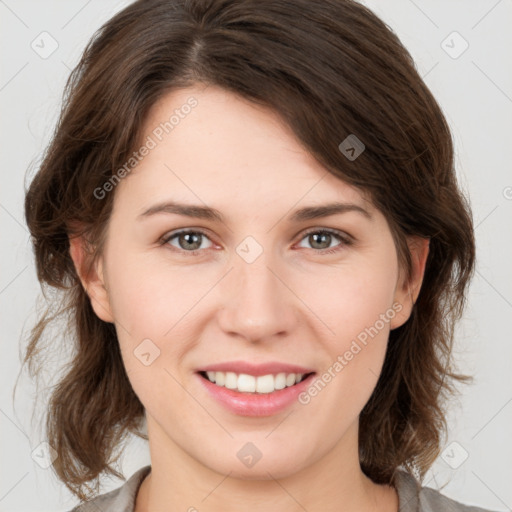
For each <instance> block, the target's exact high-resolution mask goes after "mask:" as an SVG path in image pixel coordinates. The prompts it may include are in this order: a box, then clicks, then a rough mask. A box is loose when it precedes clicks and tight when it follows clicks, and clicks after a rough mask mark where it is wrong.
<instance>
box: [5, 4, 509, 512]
mask: <svg viewBox="0 0 512 512" xmlns="http://www.w3.org/2000/svg"><path fill="white" fill-rule="evenodd" d="M127 3H128V2H126V1H125V2H119V1H108V2H107V1H100V0H89V1H87V0H67V1H64V0H61V1H57V0H53V1H49V0H45V1H42V0H33V1H28V0H24V1H15V0H0V38H1V40H0V52H1V72H0V105H1V117H0V119H1V122H0V130H1V141H2V145H1V147H2V150H1V161H0V168H1V171H0V172H1V173H2V174H1V187H0V223H1V233H2V237H1V243H2V251H1V253H0V258H1V259H0V315H1V322H2V323H1V331H0V332H1V336H2V345H1V347H2V352H1V356H2V357H1V359H0V367H1V375H2V386H1V387H0V425H1V426H0V428H1V430H0V432H1V436H0V448H1V453H0V458H1V461H2V464H1V467H0V511H1V512H7V511H9V512H10V511H25V512H26V511H50V510H52V511H65V510H69V509H70V508H72V506H73V505H74V504H75V503H76V500H75V499H74V498H73V497H72V496H71V495H70V493H69V492H67V490H66V489H65V488H64V486H63V485H62V484H60V483H59V482H58V481H57V480H56V478H55V477H54V476H53V474H52V472H51V469H43V468H42V467H40V465H39V464H38V463H37V462H36V461H35V460H37V454H39V453H42V452H41V447H40V443H41V442H43V441H44V438H43V436H42V434H41V418H42V416H41V414H42V412H43V411H44V407H45V404H44V403H42V404H41V405H40V406H39V408H38V410H37V411H36V414H35V417H34V423H31V420H30V412H31V404H32V398H33V397H34V396H35V392H36V390H35V388H34V386H33V385H32V384H31V383H30V381H29V380H28V378H27V377H26V375H25V377H23V378H22V379H21V380H20V384H19V388H18V392H17V395H16V402H15V405H16V410H14V408H13V401H12V389H13V385H14V382H15V380H16V377H17V375H18V371H19V369H20V359H19V353H20V348H19V347H20V345H19V343H20V339H22V337H24V336H25V335H26V333H27V332H28V329H29V328H30V327H31V326H32V325H33V322H34V320H35V308H36V301H37V297H38V296H39V294H40V292H39V285H38V282H37V279H36V276H35V270H34V263H33V257H32V251H31V246H30V243H29V237H28V232H27V229H26V226H25V223H24V217H23V198H24V182H25V180H27V181H28V178H30V177H31V176H32V175H33V172H34V171H35V170H36V169H37V164H38V162H39V161H40V159H41V155H42V151H43V149H44V148H45V146H46V144H47V142H48V140H49V137H50V135H51V133H52V131H53V128H54V125H55V122H56V120H57V115H58V112H59V106H60V101H61V93H62V89H63V86H64V83H65V80H66V78H67V76H68V74H69V72H70V70H71V69H72V68H73V67H74V66H75V64H76V63H77V61H78V58H79V55H80V53H81V51H82V49H83V48H84V47H85V44H86V43H87V41H88V40H89V39H90V37H91V36H92V34H93V33H94V31H95V30H96V29H97V28H98V27H99V26H100V25H101V24H102V23H103V22H104V21H106V20H107V19H108V18H109V17H110V16H111V15H112V14H113V13H114V12H116V11H117V10H119V9H120V8H121V7H122V6H124V5H127ZM366 4H367V5H368V6H369V7H371V8H372V9H374V10H375V11H376V13H377V14H378V15H379V16H381V17H382V18H383V19H384V20H385V21H386V22H387V23H388V24H389V25H390V26H391V27H392V28H393V29H394V30H395V32H396V33H397V34H398V36H399V37H400V38H401V39H402V41H403V42H404V44H405V46H406V47H407V48H408V49H409V51H410V52H411V54H412V56H413V57H414V59H415V61H416V63H417V66H418V69H419V70H420V72H421V74H422V76H424V77H425V80H426V83H427V85H428V86H429V87H430V88H431V90H432V91H433V93H434V95H435V96H436V98H437V99H438V101H439V102H440V104H441V106H442V108H443V110H444V112H445V114H446V116H447V119H448V121H449V123H450V125H451V127H452V130H453V135H454V140H455V144H456V151H457V167H458V172H459V176H460V178H461V182H462V184H463V187H464V188H465V189H466V190H467V191H468V193H469V195H470V197H471V200H472V205H473V210H474V216H475V224H476V235H477V244H478V266H477V273H476V276H475V279H474V281H473V284H472V287H471V293H470V297H469V304H468V308H467V311H466V315H465V318H464V321H463V322H462V323H461V325H460V327H459V329H458V338H457V345H456V353H457V360H458V361H460V369H461V371H463V372H467V373H470V374H472V375H474V376H475V385H473V386H462V387H460V389H461V391H462V396H461V397H460V399H457V400H455V401H454V402H453V404H452V406H451V408H450V411H449V422H450V435H449V439H448V442H447V443H446V448H447V449H446V452H445V453H444V455H443V456H442V457H440V458H439V459H438V460H437V461H436V463H435V465H434V466H433V467H432V469H431V470H430V471H429V475H428V477H427V480H426V484H427V485H429V486H431V487H433V488H435V489H439V488H442V492H443V493H444V494H446V495H447V496H449V497H452V498H454V499H456V500H459V501H462V502H464V503H468V504H474V505H479V506H482V507H486V508H490V509H493V510H499V511H505V510H511V507H512V486H511V485H510V483H511V482H512V469H511V465H512V441H511V436H510V434H511V432H512V429H511V427H512V403H511V402H512V377H511V371H510V370H511V361H512V342H511V336H510V321H511V319H512V265H511V262H512V236H511V235H512V172H511V164H510V161H511V158H510V157H511V151H510V146H511V142H512V127H511V119H512V71H511V70H512V67H511V65H510V63H511V62H512V31H511V30H510V27H511V26H512V1H511V0H500V1H497V0H472V1H468V0H448V1H446V0H434V1H427V0H414V1H413V0H385V1H382V0H381V1H377V0H371V1H367V2H366ZM44 31H46V32H48V33H49V34H50V35H51V38H53V39H55V41H56V42H57V44H58V48H57V49H56V50H55V51H54V52H53V53H52V54H51V55H49V56H47V58H42V57H41V56H40V55H39V54H38V53H36V51H34V50H33V49H32V47H31V44H32V45H33V46H34V47H36V48H39V50H38V51H39V52H43V51H49V50H50V49H51V39H50V38H49V36H46V35H40V34H41V33H42V32H44ZM453 31H456V32H458V33H459V34H460V36H461V37H459V36H458V35H450V34H452V32H453ZM448 36H449V37H448ZM44 38H46V39H44ZM461 38H463V39H461ZM464 40H465V41H467V43H468V44H469V47H468V49H467V50H466V51H465V52H464V53H462V54H461V55H460V56H458V53H460V51H461V50H462V49H463V48H464V44H465V43H464ZM443 41H445V42H444V43H443ZM36 45H37V46H36ZM43 45H44V47H43ZM450 54H451V55H450ZM44 56H45V57H46V55H44ZM454 57H457V58H454ZM29 166H31V167H30V173H29V174H28V177H26V172H27V169H28V168H29ZM23 339H24V338H23ZM53 368H54V367H53V366H52V365H51V362H49V364H48V373H49V374H51V373H52V372H53ZM453 443H456V444H453ZM38 450H39V451H38ZM466 456H467V459H466V460H463V459H464V457H466ZM148 463H149V456H148V453H147V448H146V446H145V444H144V442H141V441H136V442H131V443H130V444H129V446H128V448H127V450H126V454H125V457H124V458H123V459H122V465H121V470H122V471H123V472H124V474H125V476H127V477H128V476H130V475H131V474H132V473H133V472H134V471H135V470H136V469H138V468H139V467H141V466H142V465H145V464H148ZM455 466H457V468H456V469H454V467H455ZM121 483H122V482H121V481H119V480H109V481H106V482H105V486H104V487H103V489H102V490H103V491H107V490H110V489H112V488H115V487H117V486H119V485H120V484H121ZM443 486H444V487H443Z"/></svg>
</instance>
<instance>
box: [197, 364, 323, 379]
mask: <svg viewBox="0 0 512 512" xmlns="http://www.w3.org/2000/svg"><path fill="white" fill-rule="evenodd" d="M198 371H200V372H233V373H238V374H240V373H245V374H247V375H254V376H255V377H259V376H261V375H269V374H272V375H276V374H278V373H302V374H305V373H314V370H312V369H311V368H306V367H304V366H298V365H296V364H289V363H280V362H278V361H270V362H268V363H261V364H254V363H250V362H248V361H226V362H224V363H217V364H210V365H208V366H204V367H201V368H200V369H199V370H198Z"/></svg>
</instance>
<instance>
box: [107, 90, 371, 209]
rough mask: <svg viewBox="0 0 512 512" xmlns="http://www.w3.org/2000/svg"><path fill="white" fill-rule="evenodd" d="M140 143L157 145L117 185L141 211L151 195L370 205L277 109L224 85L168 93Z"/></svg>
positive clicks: (244, 203)
mask: <svg viewBox="0 0 512 512" xmlns="http://www.w3.org/2000/svg"><path fill="white" fill-rule="evenodd" d="M139 144H140V146H141V147H142V146H144V145H145V146H147V147H150V148H151V149H149V150H147V151H145V153H146V154H145V156H144V157H142V158H140V159H139V161H138V162H137V165H136V166H135V167H134V168H133V170H132V171H131V172H130V173H129V175H128V179H123V180H122V181H121V183H120V185H119V187H118V189H123V192H122V193H121V190H117V191H116V195H118V194H119V193H121V195H124V196H129V198H130V203H131V205H132V207H134V208H137V209H139V210H140V209H141V208H143V206H144V205H146V204H147V201H148V200H149V199H153V200H164V199H167V198H170V197H172V198H175V199H176V200H180V201H193V202H194V203H198V202H199V201H202V202H204V203H207V204H212V203H216V204H219V206H221V207H224V206H226V207H227V205H229V207H230V208H238V210H239V211H243V210H244V209H247V208H251V209H252V210H253V211H254V210H258V209H263V208H270V207H271V206H272V205H273V204H276V205H277V204H279V205H282V206H284V207H288V208H291V207H292V206H293V205H294V204H296V203H297V202H299V201H301V200H302V199H306V198H307V199H308V202H309V203H315V202H317V203H319V202H324V201H327V200H337V201H350V202H353V203H358V204H361V205H366V206H365V207H369V206H371V205H369V203H368V201H367V199H365V197H364V196H363V195H362V194H361V192H360V191H359V190H357V189H355V188H353V187H351V186H349V185H348V184H347V183H346V182H344V181H342V180H341V179H339V178H337V177H335V176H333V175H332V174H331V173H329V172H328V171H327V169H325V168H324V167H323V166H322V165H321V164H320V163H319V162H318V161H317V160H316V159H315V158H314V157H313V156H312V155H311V154H310V153H308V151H307V150H306V149H305V148H304V147H302V145H301V144H300V142H299V141H298V140H297V139H296V137H295V135H294V134H293V132H292V131H291V129H290V128H289V127H288V126H287V125H286V124H285V123H284V122H283V121H282V120H281V118H280V117H279V116H278V115H277V114H276V113H275V112H273V111H271V110H269V109H268V108H265V107H262V106H260V105H256V104H253V103H251V102H250V101H248V100H246V99H244V98H241V97H239V96H237V95H235V94H233V93H231V92H229V91H226V90H224V89H221V88H219V87H217V86H211V85H208V86H206V85H197V86H194V87H190V88H187V89H179V90H174V91H171V92H169V93H167V94H166V95H165V96H163V97H162V98H161V99H160V100H159V101H158V102H157V103H155V105H153V107H152V108H151V109H150V111H149V113H148V116H147V118H146V120H145V123H144V126H143V130H142V136H141V137H140V139H139ZM139 153H140V151H139ZM116 200H117V198H116Z"/></svg>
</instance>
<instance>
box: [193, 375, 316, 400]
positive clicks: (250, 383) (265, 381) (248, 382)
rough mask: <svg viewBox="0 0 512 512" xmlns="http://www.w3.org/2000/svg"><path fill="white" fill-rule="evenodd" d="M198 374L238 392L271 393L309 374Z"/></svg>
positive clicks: (295, 382) (291, 384) (297, 381)
mask: <svg viewBox="0 0 512 512" xmlns="http://www.w3.org/2000/svg"><path fill="white" fill-rule="evenodd" d="M200 375H201V376H202V377H204V378H205V379H208V380H209V381H210V382H212V383H214V384H216V385H217V386H219V387H225V388H227V389H232V390H234V391H238V392H240V393H261V394H264V393H273V392H274V391H278V390H281V389H284V388H288V387H291V386H294V385H295V384H298V383H299V382H301V381H302V380H303V379H304V378H305V377H306V376H308V375H309V374H304V373H278V374H275V375H273V374H268V375H260V376H257V377H256V376H254V375H249V374H246V373H240V374H237V373H234V372H214V371H207V372H200Z"/></svg>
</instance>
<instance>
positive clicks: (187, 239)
mask: <svg viewBox="0 0 512 512" xmlns="http://www.w3.org/2000/svg"><path fill="white" fill-rule="evenodd" d="M182 236H183V238H184V239H185V244H186V245H189V244H192V245H194V244H196V245H197V244H198V242H197V240H198V239H199V236H198V234H197V233H185V234H184V235H182ZM189 238H192V239H194V238H195V241H189ZM200 246H201V243H200V242H199V244H198V245H197V247H187V248H188V249H198V248H199V247H200Z"/></svg>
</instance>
